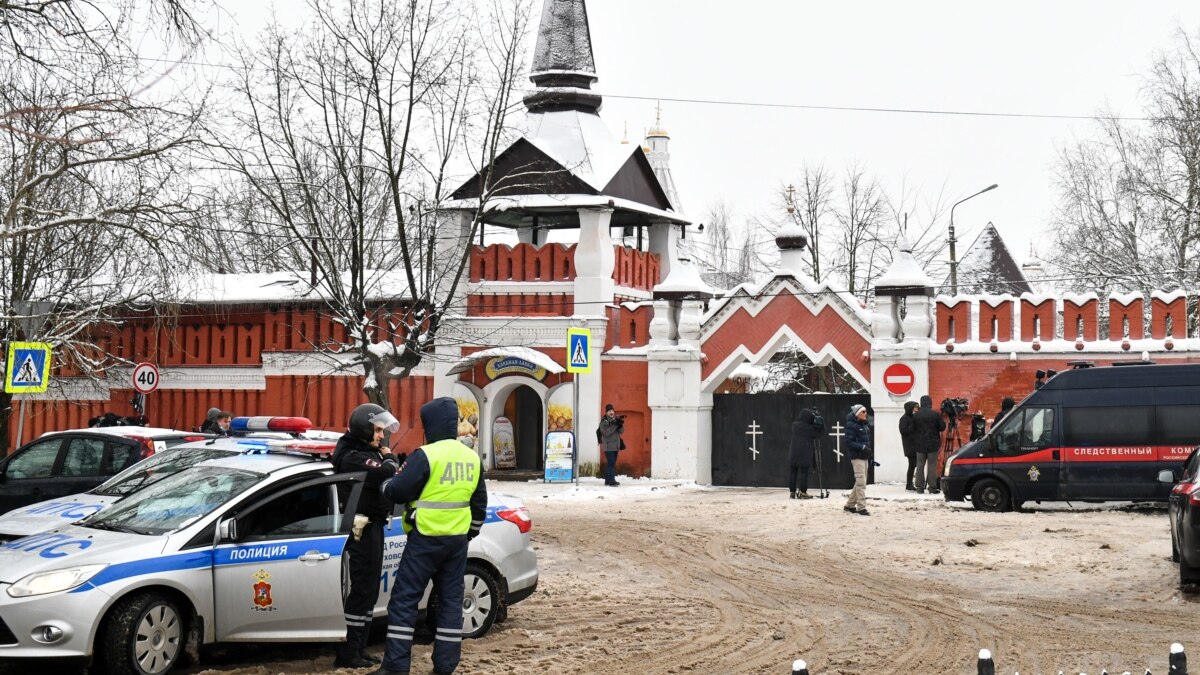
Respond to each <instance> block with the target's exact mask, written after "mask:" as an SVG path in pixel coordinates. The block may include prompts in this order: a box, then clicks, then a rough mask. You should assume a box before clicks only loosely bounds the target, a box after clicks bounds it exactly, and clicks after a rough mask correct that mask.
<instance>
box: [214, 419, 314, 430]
mask: <svg viewBox="0 0 1200 675" xmlns="http://www.w3.org/2000/svg"><path fill="white" fill-rule="evenodd" d="M312 425H313V424H312V421H311V420H309V419H308V418H307V417H270V416H258V417H235V418H233V420H231V421H230V423H229V430H230V431H233V432H235V433H237V432H247V431H282V432H285V433H289V434H302V433H304V432H306V431H308V430H309V429H311V428H312Z"/></svg>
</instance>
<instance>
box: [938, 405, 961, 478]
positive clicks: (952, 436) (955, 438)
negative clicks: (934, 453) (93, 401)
mask: <svg viewBox="0 0 1200 675" xmlns="http://www.w3.org/2000/svg"><path fill="white" fill-rule="evenodd" d="M947 417H949V418H950V421H949V422H947V423H946V435H945V437H944V438H943V439H942V447H941V451H940V452H939V453H938V461H937V475H938V477H939V480H940V477H941V475H942V473H943V472H944V471H945V469H946V458H947V457H949V456H950V455H952V454H954V453H955V452H958V449H959V448H961V447H962V436H961V435H960V434H959V431H958V415H947Z"/></svg>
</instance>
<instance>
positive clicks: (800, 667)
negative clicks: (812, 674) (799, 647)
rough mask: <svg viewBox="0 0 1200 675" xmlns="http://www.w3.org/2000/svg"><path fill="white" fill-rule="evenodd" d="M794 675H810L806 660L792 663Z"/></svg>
mask: <svg viewBox="0 0 1200 675" xmlns="http://www.w3.org/2000/svg"><path fill="white" fill-rule="evenodd" d="M792 675H808V664H807V663H805V662H804V659H796V660H795V661H792Z"/></svg>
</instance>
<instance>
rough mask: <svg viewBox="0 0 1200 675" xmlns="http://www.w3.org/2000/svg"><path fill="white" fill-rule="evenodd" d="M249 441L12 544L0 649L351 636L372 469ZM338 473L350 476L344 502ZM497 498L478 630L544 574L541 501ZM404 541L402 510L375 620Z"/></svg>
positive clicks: (474, 574) (1, 582) (121, 649)
mask: <svg viewBox="0 0 1200 675" xmlns="http://www.w3.org/2000/svg"><path fill="white" fill-rule="evenodd" d="M245 443H247V441H245V440H238V439H218V440H217V441H215V442H212V444H211V446H208V447H218V446H229V447H234V448H237V447H242V448H243V451H240V452H237V453H236V454H231V455H229V456H227V457H222V458H216V459H208V460H206V461H204V462H201V463H199V464H196V465H195V466H191V467H189V468H185V469H183V470H181V471H179V472H178V473H175V474H173V475H170V476H168V477H166V478H163V479H161V480H159V481H157V482H155V483H152V484H150V485H149V486H147V487H144V488H142V489H140V490H138V491H136V492H134V493H133V494H130V495H128V496H126V497H124V498H122V499H120V500H119V501H117V502H116V503H114V504H112V505H111V506H109V507H107V508H104V509H103V510H101V511H99V512H98V513H95V514H93V515H91V516H89V517H87V518H85V519H84V520H82V521H80V522H77V523H74V524H71V525H63V526H59V527H55V528H54V529H51V530H48V531H45V532H41V533H38V534H33V535H30V536H27V537H23V538H20V539H15V540H12V541H8V542H5V543H3V544H0V659H17V658H40V657H45V658H61V657H83V658H93V659H94V660H99V661H101V662H103V663H104V665H105V666H107V668H108V670H109V671H110V672H112V673H136V674H138V675H143V674H159V673H166V672H168V671H170V670H171V669H172V668H174V667H175V665H176V664H177V663H178V662H179V660H180V659H181V657H183V656H184V654H185V653H188V652H191V653H195V647H197V646H199V645H201V644H209V643H214V642H259V641H270V642H320V641H328V642H334V641H338V640H341V639H342V638H343V637H344V635H345V620H344V618H343V613H342V593H343V590H342V589H343V579H344V576H345V573H344V571H343V567H344V565H343V556H342V551H343V548H344V546H345V543H346V538H347V533H349V531H350V527H351V524H352V521H353V514H354V506H355V504H356V503H357V500H358V498H359V496H360V494H361V489H362V484H361V479H360V478H358V477H357V476H353V475H344V474H341V475H339V474H334V473H333V469H332V467H331V466H330V465H329V463H328V462H326V461H324V459H323V458H322V457H314V456H311V455H307V454H299V453H297V452H295V451H294V450H289V449H288V448H287V447H286V446H287V445H288V444H294V443H295V441H262V442H260V444H261V445H262V446H266V447H261V448H259V451H257V452H245V451H244V444H245ZM308 443H310V444H312V443H313V442H308ZM194 445H197V446H199V447H206V446H207V445H208V444H194ZM326 445H327V449H326V450H325V452H328V451H329V450H332V444H326ZM308 449H309V450H310V451H311V448H308ZM338 485H349V486H352V489H351V490H349V491H348V495H347V497H346V499H345V500H344V501H343V500H342V499H340V498H339V496H338V490H337V486H338ZM488 497H489V505H488V512H487V519H486V520H485V524H484V526H483V529H482V530H481V532H480V536H478V537H476V538H475V539H474V540H473V541H472V542H471V546H470V549H469V553H468V563H467V579H466V597H465V599H464V603H463V605H464V606H463V612H464V620H463V630H464V635H465V636H467V637H479V636H481V635H483V634H484V633H486V632H487V630H488V629H489V628H490V627H491V626H492V624H493V623H494V622H495V621H502V620H503V619H504V617H505V615H506V612H507V607H508V605H510V604H512V603H514V602H517V601H519V600H522V599H524V598H525V597H528V596H529V595H530V594H532V593H533V591H534V589H535V588H536V586H537V580H538V572H537V559H536V555H535V554H534V551H533V548H532V545H531V544H530V536H529V530H530V520H529V517H528V512H527V511H526V510H525V508H524V506H523V504H522V503H521V502H520V500H518V499H516V498H512V497H507V496H500V495H495V494H489V496H488ZM59 522H61V521H59ZM404 543H405V538H404V534H403V530H402V529H401V527H400V521H399V519H396V521H395V523H394V527H389V529H388V530H387V532H386V544H385V545H386V549H385V554H384V558H385V561H384V574H383V576H382V578H381V580H380V582H381V583H380V595H379V599H378V601H377V602H376V607H375V610H374V614H375V616H383V615H385V614H386V605H387V600H388V598H389V596H390V593H391V582H392V580H393V578H394V576H393V575H394V574H395V569H396V565H397V563H398V562H399V559H400V554H401V553H402V551H403V548H404Z"/></svg>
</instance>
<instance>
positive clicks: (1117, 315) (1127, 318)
mask: <svg viewBox="0 0 1200 675" xmlns="http://www.w3.org/2000/svg"><path fill="white" fill-rule="evenodd" d="M1143 303H1144V301H1143V300H1142V299H1141V298H1137V299H1135V300H1133V301H1132V302H1130V303H1129V304H1128V305H1122V304H1121V303H1119V302H1117V301H1116V300H1109V301H1108V339H1109V340H1120V339H1121V338H1122V337H1124V335H1125V323H1126V322H1128V323H1129V339H1131V340H1141V339H1142V338H1143V337H1145V336H1146V334H1145V331H1144V330H1143V329H1144V323H1143V322H1144V321H1145V320H1146V319H1145V314H1143Z"/></svg>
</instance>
